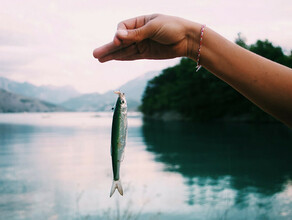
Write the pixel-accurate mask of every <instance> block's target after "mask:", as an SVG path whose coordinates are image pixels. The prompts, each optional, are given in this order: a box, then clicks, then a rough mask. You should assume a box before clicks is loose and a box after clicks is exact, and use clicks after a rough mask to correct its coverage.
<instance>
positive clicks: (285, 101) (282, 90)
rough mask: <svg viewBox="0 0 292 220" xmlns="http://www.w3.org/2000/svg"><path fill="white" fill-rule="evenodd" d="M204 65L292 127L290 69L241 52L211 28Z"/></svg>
mask: <svg viewBox="0 0 292 220" xmlns="http://www.w3.org/2000/svg"><path fill="white" fill-rule="evenodd" d="M194 28H195V29H196V30H197V27H194ZM192 58H193V59H195V57H192ZM200 64H201V65H202V66H204V67H205V68H206V69H208V70H209V71H210V72H212V73H213V74H214V75H216V76H217V77H218V78H220V79H222V80H223V81H225V82H226V83H228V84H229V85H231V86H232V87H233V88H234V89H236V90H237V91H239V92H240V93H241V94H243V95H244V96H245V97H247V98H248V99H249V100H251V101H252V102H253V103H255V104H256V105H258V106H259V107H260V108H262V109H263V110H264V111H266V112H268V113H269V114H271V115H273V116H274V117H276V118H278V119H279V120H281V121H283V122H284V123H286V124H287V125H289V126H290V127H292V70H291V69H290V68H288V67H285V66H282V65H280V64H277V63H275V62H272V61H270V60H268V59H265V58H263V57H261V56H258V55H256V54H254V53H252V52H250V51H248V50H246V49H244V48H241V47H240V46H238V45H236V44H235V43H232V42H230V41H228V40H227V39H225V38H223V37H222V36H220V35H219V34H217V33H216V32H214V31H212V30H211V29H210V28H206V29H205V31H204V37H203V45H202V49H201V58H200Z"/></svg>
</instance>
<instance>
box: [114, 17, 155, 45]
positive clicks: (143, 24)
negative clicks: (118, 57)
mask: <svg viewBox="0 0 292 220" xmlns="http://www.w3.org/2000/svg"><path fill="white" fill-rule="evenodd" d="M153 18H154V16H153V15H146V16H140V17H136V18H132V19H129V20H126V21H123V22H121V23H119V24H118V28H117V32H116V35H115V38H114V42H116V43H117V45H119V43H120V42H123V43H128V44H129V43H133V42H140V41H142V40H144V39H147V38H150V37H151V36H152V35H153V33H154V32H155V27H154V26H153V25H152V24H151V19H153Z"/></svg>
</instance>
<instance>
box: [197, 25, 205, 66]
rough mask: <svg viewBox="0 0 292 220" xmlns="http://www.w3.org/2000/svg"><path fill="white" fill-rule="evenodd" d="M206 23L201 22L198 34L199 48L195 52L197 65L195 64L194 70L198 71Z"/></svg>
mask: <svg viewBox="0 0 292 220" xmlns="http://www.w3.org/2000/svg"><path fill="white" fill-rule="evenodd" d="M205 27H206V25H205V24H203V25H202V27H201V34H200V43H199V49H198V52H197V59H196V61H197V66H196V72H198V71H199V70H200V69H201V67H202V66H201V65H200V56H201V48H202V41H203V35H204V30H205Z"/></svg>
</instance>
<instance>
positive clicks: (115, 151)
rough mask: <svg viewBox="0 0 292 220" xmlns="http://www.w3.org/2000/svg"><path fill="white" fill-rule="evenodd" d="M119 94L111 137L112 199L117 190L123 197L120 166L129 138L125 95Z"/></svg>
mask: <svg viewBox="0 0 292 220" xmlns="http://www.w3.org/2000/svg"><path fill="white" fill-rule="evenodd" d="M115 93H116V94H118V99H117V102H116V105H115V110H114V115H113V122H112V135H111V156H112V169H113V184H112V188H111V192H110V197H111V196H112V195H113V194H114V192H115V190H116V189H117V190H118V191H119V193H120V194H121V195H123V188H122V185H121V181H120V166H121V162H122V160H123V156H124V149H125V146H126V138H127V127H128V122H127V102H126V97H125V94H124V93H121V92H119V91H118V92H115Z"/></svg>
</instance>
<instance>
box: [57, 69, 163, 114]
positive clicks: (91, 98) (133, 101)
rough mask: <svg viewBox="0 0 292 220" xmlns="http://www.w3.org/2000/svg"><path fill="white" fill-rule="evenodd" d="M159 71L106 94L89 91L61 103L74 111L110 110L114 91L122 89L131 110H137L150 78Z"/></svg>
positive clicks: (114, 97)
mask: <svg viewBox="0 0 292 220" xmlns="http://www.w3.org/2000/svg"><path fill="white" fill-rule="evenodd" d="M158 74H159V71H151V72H148V73H146V74H144V75H142V76H140V77H137V78H135V79H133V80H131V81H129V82H127V83H125V84H124V85H122V86H120V87H119V88H116V89H114V90H112V91H108V92H106V93H104V94H99V93H89V94H85V95H81V96H79V97H75V98H72V99H69V100H67V101H65V102H63V103H62V104H61V105H62V106H63V107H65V108H67V109H71V110H74V111H109V110H110V109H111V107H113V106H114V104H115V101H116V98H117V96H116V95H115V94H114V93H113V91H116V90H120V91H122V92H124V93H125V94H126V99H127V104H128V109H129V111H136V110H137V108H138V106H139V105H140V104H141V99H142V95H143V92H144V90H145V87H146V84H147V82H148V80H150V79H152V78H153V77H155V76H157V75H158Z"/></svg>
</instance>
